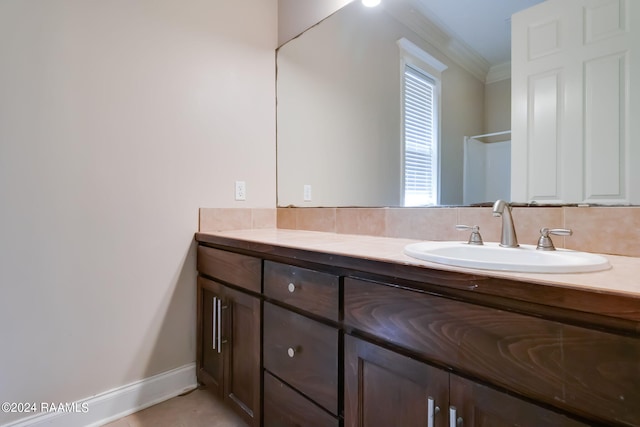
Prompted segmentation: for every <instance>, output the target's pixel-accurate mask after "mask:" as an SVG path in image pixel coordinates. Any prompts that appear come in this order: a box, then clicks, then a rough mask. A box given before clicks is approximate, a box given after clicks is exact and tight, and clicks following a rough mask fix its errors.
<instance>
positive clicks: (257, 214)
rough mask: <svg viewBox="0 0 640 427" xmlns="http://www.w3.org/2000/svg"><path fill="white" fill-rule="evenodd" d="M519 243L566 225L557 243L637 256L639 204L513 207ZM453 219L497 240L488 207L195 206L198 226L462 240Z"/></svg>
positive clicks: (497, 231)
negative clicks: (568, 231) (544, 229)
mask: <svg viewBox="0 0 640 427" xmlns="http://www.w3.org/2000/svg"><path fill="white" fill-rule="evenodd" d="M513 220H514V223H515V226H516V232H517V234H518V241H519V242H520V243H521V244H532V245H534V244H536V242H537V241H538V237H539V236H540V228H542V227H548V228H570V229H572V230H573V235H572V236H568V237H562V236H553V242H554V244H555V245H556V247H558V248H567V249H574V250H580V251H586V252H598V253H605V254H612V255H626V256H633V257H640V207H637V206H633V207H560V206H558V207H516V208H513ZM456 224H466V225H478V226H479V227H480V233H481V234H482V237H483V239H484V240H485V241H498V240H500V226H501V219H500V218H495V217H494V216H493V215H492V212H491V208H490V207H441V208H277V209H276V208H273V209H247V208H201V209H200V231H204V232H207V231H210V232H212V231H225V230H237V229H249V228H276V227H277V228H283V229H293V230H312V231H326V232H331V233H341V234H363V235H370V236H384V237H401V238H409V239H416V240H466V239H467V238H468V236H469V232H468V231H458V230H456V228H455V226H456Z"/></svg>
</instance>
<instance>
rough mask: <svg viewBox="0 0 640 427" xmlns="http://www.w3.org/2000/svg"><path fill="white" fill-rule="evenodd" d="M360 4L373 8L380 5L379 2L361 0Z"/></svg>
mask: <svg viewBox="0 0 640 427" xmlns="http://www.w3.org/2000/svg"><path fill="white" fill-rule="evenodd" d="M362 4H363V5H365V6H367V7H375V6H377V5H379V4H380V0H362Z"/></svg>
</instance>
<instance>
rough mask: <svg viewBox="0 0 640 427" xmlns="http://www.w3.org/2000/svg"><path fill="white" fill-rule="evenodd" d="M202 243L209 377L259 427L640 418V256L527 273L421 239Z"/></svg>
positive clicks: (264, 235)
mask: <svg viewBox="0 0 640 427" xmlns="http://www.w3.org/2000/svg"><path fill="white" fill-rule="evenodd" d="M196 240H197V241H198V244H199V245H198V272H199V278H198V350H197V351H198V354H197V369H198V379H199V380H200V381H201V382H202V383H204V384H206V385H207V387H210V388H212V389H213V390H214V391H216V392H217V393H218V394H219V396H221V397H222V398H223V399H224V400H226V401H227V402H229V403H230V404H231V405H232V407H234V408H235V409H236V410H237V411H238V412H239V413H241V414H242V415H243V416H244V418H245V419H246V420H247V422H248V423H249V424H250V425H252V426H260V425H264V426H348V427H352V426H353V427H355V426H367V427H374V426H403V427H411V426H474V425H491V426H502V425H505V426H506V425H530V426H542V425H544V426H580V425H625V426H634V425H635V426H637V425H640V279H637V278H638V277H640V274H639V273H640V260H639V259H638V258H626V257H608V258H609V260H610V262H611V264H612V265H613V269H611V270H608V271H603V272H597V273H587V274H566V275H562V274H558V275H547V274H524V273H517V274H516V273H504V272H493V271H482V270H471V269H463V268H454V267H449V266H444V265H442V266H441V265H437V264H433V263H428V262H424V261H419V260H416V259H412V258H409V257H408V256H406V255H404V254H403V253H402V248H403V247H404V246H405V245H406V244H408V243H411V242H414V241H411V240H407V239H391V238H380V237H367V236H352V235H340V234H333V233H320V232H305V231H293V230H277V229H270V230H239V231H229V232H219V233H197V235H196ZM636 283H638V285H636Z"/></svg>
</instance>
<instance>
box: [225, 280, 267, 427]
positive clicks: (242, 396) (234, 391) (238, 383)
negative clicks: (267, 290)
mask: <svg viewBox="0 0 640 427" xmlns="http://www.w3.org/2000/svg"><path fill="white" fill-rule="evenodd" d="M225 307H226V308H225ZM221 321H222V328H221V330H222V337H221V341H222V346H223V353H224V354H225V360H224V372H225V381H224V398H225V400H226V401H227V403H228V404H229V405H230V406H231V407H232V408H234V410H235V411H236V412H237V413H238V414H240V415H241V416H242V417H243V418H244V420H245V421H246V422H247V423H248V424H249V425H251V426H259V425H260V300H259V299H258V298H256V297H253V296H251V295H248V294H245V293H243V292H239V291H236V290H233V289H231V288H225V290H224V299H223V303H222V315H221Z"/></svg>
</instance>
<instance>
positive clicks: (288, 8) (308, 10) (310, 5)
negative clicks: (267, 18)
mask: <svg viewBox="0 0 640 427" xmlns="http://www.w3.org/2000/svg"><path fill="white" fill-rule="evenodd" d="M351 1H353V0H322V1H318V0H278V46H280V45H282V44H284V43H286V42H287V41H289V40H291V39H292V38H294V37H296V36H297V35H299V34H300V33H302V32H303V31H304V30H306V29H307V28H309V27H311V26H313V25H315V24H316V23H318V22H320V21H322V20H323V19H324V18H326V17H327V16H329V15H331V14H332V13H333V12H335V11H336V10H338V9H340V8H341V7H342V6H344V5H345V4H347V3H350V2H351Z"/></svg>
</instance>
